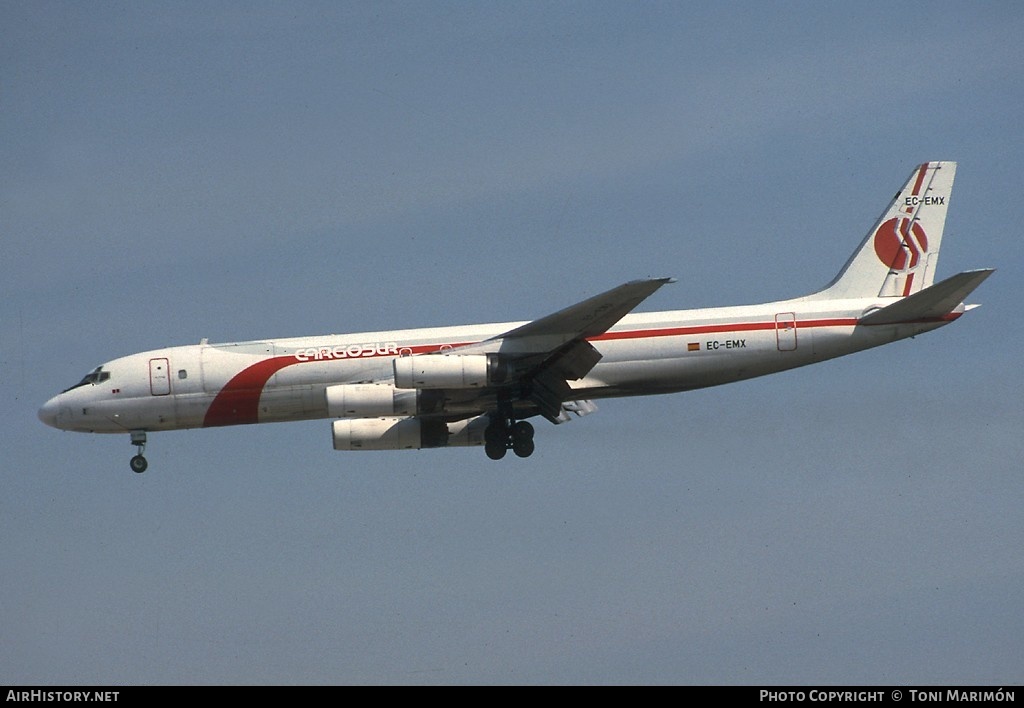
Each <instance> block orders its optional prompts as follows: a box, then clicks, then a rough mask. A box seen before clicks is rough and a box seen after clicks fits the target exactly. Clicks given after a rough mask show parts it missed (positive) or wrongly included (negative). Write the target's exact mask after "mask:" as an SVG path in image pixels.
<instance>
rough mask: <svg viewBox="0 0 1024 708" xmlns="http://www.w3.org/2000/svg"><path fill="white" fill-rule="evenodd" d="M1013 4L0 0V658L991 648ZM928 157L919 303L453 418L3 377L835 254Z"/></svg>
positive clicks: (357, 673) (759, 678) (1012, 392)
mask: <svg viewBox="0 0 1024 708" xmlns="http://www.w3.org/2000/svg"><path fill="white" fill-rule="evenodd" d="M1021 36H1024V11H1022V10H1021V9H1019V8H1017V7H1016V6H1014V5H1012V4H1009V3H989V4H979V5H976V6H972V7H969V8H967V7H965V6H963V5H962V4H961V3H921V4H916V3H911V4H904V5H898V6H893V5H892V4H891V3H863V4H857V5H856V6H851V5H850V4H848V3H843V4H839V3H772V4H760V3H754V4H746V3H737V4H727V5H718V4H712V5H710V6H707V7H705V6H691V5H690V4H688V3H639V4H634V3H600V2H588V3H507V4H502V5H500V6H496V5H495V4H492V3H486V4H485V3H442V2H432V3H372V4H371V3H355V4H351V3H324V4H317V3H303V4H272V3H220V4H216V5H214V6H212V7H211V6H209V5H208V4H206V3H173V4H171V3H167V4H162V3H103V4H91V5H90V4H82V3H70V2H67V3H52V2H35V3H13V2H2V3H0V40H2V41H0V51H2V60H0V105H2V106H3V110H2V111H0V138H2V139H0V233H2V234H3V236H2V244H3V255H2V258H0V360H2V362H3V367H4V371H5V373H6V376H5V377H4V382H5V384H6V385H5V386H4V387H3V388H4V396H5V405H3V406H2V409H0V420H2V425H3V430H4V432H5V446H4V448H5V455H4V462H3V464H2V465H0V468H2V470H3V483H4V489H5V494H4V495H3V498H2V499H0V538H2V541H0V567H3V568H4V572H3V573H2V574H0V628H2V629H0V637H2V641H0V682H4V683H129V682H131V683H610V682H616V683H618V682H627V683H744V684H750V683H808V682H833V683H863V682H872V683H874V682H879V683H897V684H898V683H940V684H956V683H994V684H999V685H1005V684H1014V683H1020V682H1021V681H1022V680H1024V674H1022V672H1021V662H1020V657H1021V655H1022V654H1024V639H1022V637H1024V621H1022V619H1021V618H1022V617H1024V613H1022V612H1021V611H1020V610H1021V607H1022V605H1024V591H1022V590H1021V588H1022V587H1024V582H1022V580H1024V554H1022V552H1021V543H1020V541H1021V539H1022V538H1024V515H1022V513H1021V503H1020V502H1021V500H1022V496H1024V481H1022V475H1021V472H1020V461H1021V459H1022V458H1024V454H1022V453H1024V450H1022V443H1021V440H1022V436H1021V430H1022V424H1024V410H1022V404H1021V401H1022V400H1024V397H1022V393H1024V391H1022V385H1021V377H1020V365H1019V362H1020V351H1021V348H1022V346H1024V336H1022V333H1021V330H1020V327H1018V326H1016V325H1015V324H1013V323H1014V322H1015V320H1013V319H1012V318H1013V317H1014V316H1015V315H1014V312H1015V306H1016V304H1018V303H1020V302H1021V300H1022V295H1024V293H1022V286H1021V279H1020V275H1019V274H1020V270H1021V266H1022V249H1021V246H1020V236H1019V231H1020V224H1021V223H1022V206H1021V204H1022V200H1021V195H1020V186H1019V185H1020V177H1019V173H1018V171H1019V169H1020V166H1021V165H1022V164H1024V138H1022V131H1021V124H1020V116H1021V112H1022V108H1024V48H1022V45H1021V43H1020V37H1021ZM938 159H944V160H956V161H958V162H959V163H960V167H959V171H958V174H957V183H956V186H955V188H954V193H953V198H952V200H951V206H950V213H949V220H948V222H947V227H946V235H945V239H944V241H943V245H944V247H943V256H942V260H941V262H940V266H939V268H940V276H944V275H951V274H953V273H955V272H957V271H960V270H965V269H968V268H975V267H996V268H998V269H999V272H998V273H996V275H995V276H993V277H992V278H991V279H990V280H989V281H988V282H986V283H985V284H984V285H983V286H982V288H981V289H980V290H979V291H978V292H977V293H976V294H975V295H974V296H973V297H972V300H973V301H976V302H981V303H983V304H984V306H983V307H982V308H980V309H978V310H977V311H974V312H972V313H970V315H969V316H966V317H964V318H962V319H961V320H959V321H958V322H957V323H955V324H954V325H952V326H950V327H947V328H944V329H942V330H940V331H938V332H935V333H932V334H929V335H925V336H922V337H919V338H917V339H914V340H907V341H904V342H900V343H896V344H894V345H891V346H888V347H883V348H881V349H877V350H873V351H870V352H865V353H861V354H858V355H856V356H853V357H850V358H847V359H841V360H838V361H835V362H830V363H826V364H823V365H819V366H817V367H811V368H808V369H805V370H797V371H793V372H788V373H785V374H780V375H777V376H774V377H769V378H765V379H761V380H755V381H751V382H746V383H741V384H736V385H732V386H727V387H723V388H719V389H711V390H706V391H700V392H694V393H691V394H684V395H676V396H668V397H655V398H650V399H630V400H622V401H608V402H604V403H603V404H602V405H601V410H600V412H599V413H598V414H596V415H593V416H590V417H588V418H586V419H583V420H580V421H577V422H574V423H572V424H571V425H567V426H564V427H560V428H557V429H556V428H553V427H551V426H547V427H541V428H540V429H539V430H538V436H537V443H538V452H537V454H535V455H534V456H533V457H531V458H529V460H525V461H523V460H514V461H513V460H506V461H504V462H502V463H500V464H495V463H492V462H491V461H489V460H487V459H486V458H485V457H484V455H483V453H482V451H481V450H474V449H458V450H440V451H421V452H413V453H402V452H396V453H366V454H358V453H352V454H345V453H339V452H335V451H334V450H333V449H332V448H331V443H330V435H329V432H328V430H329V424H328V422H327V421H312V422H308V423H299V424H289V425H266V426H250V427H239V428H223V429H214V430H199V431H187V432H175V433H166V434H155V435H152V436H151V437H150V444H149V447H148V448H147V456H148V458H149V460H150V470H149V471H148V472H147V473H146V474H145V475H133V474H132V473H131V472H130V471H129V469H128V465H127V460H128V457H130V455H131V454H132V448H131V447H130V445H129V444H128V440H127V439H122V438H121V437H115V436H88V435H81V434H74V433H60V432H57V431H54V430H52V429H49V428H46V427H45V426H43V425H42V424H41V423H39V421H38V420H37V419H36V415H35V414H36V409H37V408H38V406H39V405H40V404H41V403H42V402H43V401H45V400H46V399H47V398H49V397H50V396H52V395H53V394H54V393H56V392H57V391H59V390H61V389H63V388H65V387H67V386H68V385H70V384H72V383H74V382H75V381H77V380H78V379H79V378H80V377H81V376H82V375H83V374H84V373H85V372H86V371H88V370H90V369H91V368H93V367H95V366H96V365H98V364H100V363H101V362H103V361H106V360H109V359H112V358H115V357H117V356H121V355H124V354H128V353H132V352H136V351H142V350H146V349H152V348H157V347H162V346H167V345H172V344H187V343H193V342H198V341H199V339H200V338H201V337H209V338H210V339H211V340H212V341H236V340H245V339H257V338H273V337H285V336H299V335H309V334H317V333H325V332H344V331H362V330H373V329H390V328H398V327H409V326H420V325H424V326H426V325H440V324H457V323H462V322H482V321H501V320H520V319H529V318H532V317H537V316H541V315H544V314H547V313H549V312H551V311H554V310H556V309H559V308H561V307H563V306H565V305H568V304H570V303H572V302H575V301H577V300H581V299H583V298H585V297H587V296H590V295H593V294H596V293H597V292H600V291H602V290H605V289H607V288H610V287H612V286H614V285H616V284H618V283H620V282H623V281H625V280H630V279H633V278H638V277H645V276H664V275H668V276H673V277H675V278H677V279H678V282H677V283H676V284H674V285H672V286H670V287H666V288H664V289H662V290H661V291H660V292H659V293H657V294H656V295H655V296H654V297H652V298H651V300H650V301H649V302H648V303H646V304H645V306H644V307H645V308H646V309H674V308H684V307H704V306H713V305H727V304H742V303H747V302H755V301H760V300H769V299H775V298H781V297H787V296H793V295H799V294H803V293H806V292H810V291H812V290H814V289H816V288H817V287H819V286H821V285H823V284H824V283H826V282H827V281H828V280H829V279H830V278H831V277H832V276H833V275H834V274H835V272H836V271H837V270H838V269H839V267H840V266H841V265H842V263H843V262H844V261H845V259H846V258H847V256H848V255H849V253H850V252H851V251H852V250H853V248H854V246H855V245H856V244H857V243H858V242H859V240H860V239H861V238H862V237H863V235H864V234H865V233H866V231H867V229H868V228H869V227H870V226H871V224H872V223H873V220H874V219H875V217H877V215H878V214H879V212H880V211H881V210H882V208H883V207H884V206H885V205H886V204H887V202H888V200H889V198H890V197H891V196H892V194H893V193H894V192H895V190H896V189H898V188H899V187H900V186H901V185H902V184H903V181H904V180H905V178H906V176H907V175H908V174H909V172H910V170H911V169H912V168H913V167H914V166H915V165H917V164H919V163H920V162H923V161H925V160H938Z"/></svg>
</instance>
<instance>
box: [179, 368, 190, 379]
mask: <svg viewBox="0 0 1024 708" xmlns="http://www.w3.org/2000/svg"><path fill="white" fill-rule="evenodd" d="M178 378H179V379H187V378H188V372H187V371H185V370H184V369H178Z"/></svg>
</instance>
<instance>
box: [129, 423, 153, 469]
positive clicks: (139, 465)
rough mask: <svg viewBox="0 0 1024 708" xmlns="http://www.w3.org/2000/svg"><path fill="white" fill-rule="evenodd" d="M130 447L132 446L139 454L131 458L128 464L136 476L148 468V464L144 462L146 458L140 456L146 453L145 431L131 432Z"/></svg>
mask: <svg viewBox="0 0 1024 708" xmlns="http://www.w3.org/2000/svg"><path fill="white" fill-rule="evenodd" d="M132 445H134V446H135V447H136V448H137V449H138V451H139V453H138V454H137V455H135V457H133V458H132V459H131V460H130V461H129V462H128V464H129V465H130V466H131V468H132V472H134V473H136V474H142V473H143V472H145V471H146V468H147V467H149V463H148V462H146V458H145V457H143V456H142V453H144V452H145V451H146V431H145V430H133V431H132Z"/></svg>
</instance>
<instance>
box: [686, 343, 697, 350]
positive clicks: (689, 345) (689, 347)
mask: <svg viewBox="0 0 1024 708" xmlns="http://www.w3.org/2000/svg"><path fill="white" fill-rule="evenodd" d="M686 351H688V352H699V351H700V342H689V343H687V345H686Z"/></svg>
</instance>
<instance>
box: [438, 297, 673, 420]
mask: <svg viewBox="0 0 1024 708" xmlns="http://www.w3.org/2000/svg"><path fill="white" fill-rule="evenodd" d="M670 282H673V281H672V279H671V278H650V279H647V280H634V281H631V282H628V283H624V284H622V285H620V286H618V287H616V288H612V289H611V290H608V291H606V292H603V293H601V294H600V295H595V296H594V297H591V298H588V299H586V300H584V301H582V302H579V303H576V304H575V305H570V306H569V307H567V308H565V309H563V310H559V311H558V312H555V313H553V314H550V315H547V316H546V317H541V318H540V319H537V320H533V321H532V322H528V323H526V324H524V325H520V326H519V327H516V328H515V329H512V330H509V331H508V332H505V333H504V334H500V335H498V336H496V337H492V338H490V339H487V340H485V341H483V342H480V343H479V344H474V345H469V346H468V347H463V348H460V349H458V350H456V351H458V352H464V353H469V352H472V351H488V352H497V353H499V354H501V355H502V359H503V360H504V361H505V362H507V364H508V367H509V380H508V381H507V382H506V384H505V388H506V390H509V391H510V390H513V389H514V390H517V391H521V392H523V393H518V394H516V396H517V397H518V398H519V399H520V400H522V399H526V400H528V401H530V402H532V403H533V404H534V405H535V407H536V409H537V410H538V411H539V412H540V413H541V415H543V416H544V417H545V418H547V419H548V420H551V421H552V422H560V421H561V420H564V418H565V411H564V410H563V407H562V403H563V402H564V401H568V400H570V399H572V389H571V387H570V386H569V384H568V382H569V381H573V380H576V379H580V378H583V377H584V376H586V375H587V373H588V372H589V371H590V370H591V369H593V368H594V366H595V365H596V364H597V362H598V361H600V360H601V354H600V353H599V352H598V351H597V349H595V348H594V347H593V346H592V345H591V344H590V343H589V342H588V341H587V339H588V338H591V337H596V336H598V335H600V334H603V333H605V332H607V331H608V330H609V329H610V328H611V327H612V326H613V325H614V324H615V323H616V322H618V321H619V320H621V319H622V318H623V317H624V316H625V315H626V314H627V313H629V312H630V311H631V310H633V309H634V308H635V307H636V306H637V305H639V304H640V303H641V302H643V301H644V300H646V299H647V298H648V297H650V296H651V295H652V294H653V293H654V292H655V291H657V290H658V288H660V287H661V286H662V285H665V284H666V283H670Z"/></svg>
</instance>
